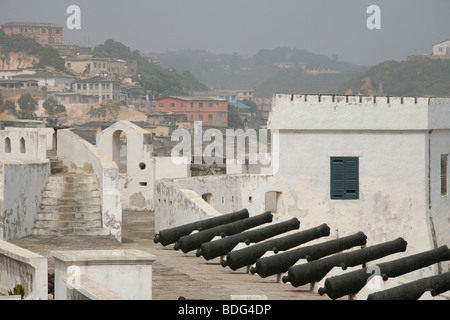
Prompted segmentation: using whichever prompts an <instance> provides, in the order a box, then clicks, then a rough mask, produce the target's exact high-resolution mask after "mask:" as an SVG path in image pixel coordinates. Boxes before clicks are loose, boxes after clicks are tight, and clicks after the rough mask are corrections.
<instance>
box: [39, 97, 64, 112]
mask: <svg viewBox="0 0 450 320" xmlns="http://www.w3.org/2000/svg"><path fill="white" fill-rule="evenodd" d="M42 106H43V107H44V109H45V111H46V112H47V114H48V115H49V116H53V115H55V114H60V113H65V112H66V107H65V106H64V105H62V104H59V103H58V100H55V99H53V98H48V99H47V100H45V101H44V104H43V105H42Z"/></svg>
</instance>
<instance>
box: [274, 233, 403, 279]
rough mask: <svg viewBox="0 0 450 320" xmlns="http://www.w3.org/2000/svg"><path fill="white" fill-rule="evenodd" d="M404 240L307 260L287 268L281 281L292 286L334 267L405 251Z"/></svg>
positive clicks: (317, 277) (355, 264)
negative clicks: (310, 260)
mask: <svg viewBox="0 0 450 320" xmlns="http://www.w3.org/2000/svg"><path fill="white" fill-rule="evenodd" d="M406 245H407V243H406V241H405V240H403V239H402V238H397V239H395V240H392V241H389V242H385V243H380V244H377V245H374V246H370V247H366V248H363V249H359V250H354V251H350V252H346V253H340V254H336V255H333V256H330V257H325V258H323V259H319V260H315V261H312V262H307V263H304V264H300V265H297V266H293V267H291V268H289V271H288V273H287V275H286V276H284V277H283V279H282V280H283V282H284V283H286V282H290V283H291V284H292V285H293V286H294V287H298V286H301V285H304V284H307V283H311V282H316V281H320V280H322V279H323V278H324V277H325V276H326V275H327V273H328V272H330V271H331V269H333V268H334V267H342V268H343V269H344V270H345V269H346V268H347V267H354V266H357V265H359V264H363V263H365V262H368V261H371V260H375V259H379V258H382V257H385V256H387V255H390V254H393V253H396V252H400V251H405V250H406Z"/></svg>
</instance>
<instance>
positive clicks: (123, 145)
mask: <svg viewBox="0 0 450 320" xmlns="http://www.w3.org/2000/svg"><path fill="white" fill-rule="evenodd" d="M112 137H113V138H112V139H113V141H112V158H113V161H114V162H115V163H116V164H117V167H118V168H119V173H127V135H126V134H125V132H124V131H122V130H117V131H116V132H114V134H113V136H112Z"/></svg>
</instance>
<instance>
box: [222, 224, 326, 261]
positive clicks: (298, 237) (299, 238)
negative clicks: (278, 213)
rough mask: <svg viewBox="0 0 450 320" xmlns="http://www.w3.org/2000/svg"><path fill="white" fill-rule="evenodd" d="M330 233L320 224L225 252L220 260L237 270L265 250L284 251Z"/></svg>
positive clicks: (261, 254)
mask: <svg viewBox="0 0 450 320" xmlns="http://www.w3.org/2000/svg"><path fill="white" fill-rule="evenodd" d="M329 234H330V227H328V226H327V225H326V224H322V225H320V226H318V227H315V228H311V229H308V230H304V231H300V232H297V233H294V234H291V235H288V236H285V237H280V238H275V239H271V240H267V241H264V242H261V243H258V244H255V245H252V246H249V247H247V248H244V249H240V250H235V251H231V252H229V253H228V254H227V257H226V260H222V263H221V264H222V266H223V267H226V266H228V267H230V268H231V269H232V270H237V269H239V268H241V267H245V266H250V265H252V264H254V263H255V262H256V261H257V260H258V259H259V258H261V257H262V256H263V255H264V254H265V253H266V252H268V251H271V250H272V251H274V252H275V253H277V252H278V251H285V250H288V249H291V248H294V247H296V246H299V245H301V244H303V243H305V242H308V241H311V240H314V239H317V238H320V237H325V236H328V235H329Z"/></svg>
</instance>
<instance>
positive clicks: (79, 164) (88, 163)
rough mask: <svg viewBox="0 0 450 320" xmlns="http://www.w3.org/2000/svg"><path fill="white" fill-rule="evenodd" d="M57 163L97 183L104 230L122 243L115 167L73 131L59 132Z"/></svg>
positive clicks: (116, 169)
mask: <svg viewBox="0 0 450 320" xmlns="http://www.w3.org/2000/svg"><path fill="white" fill-rule="evenodd" d="M57 144H58V146H57V150H58V159H59V160H62V161H63V163H64V165H65V166H67V167H68V170H69V172H78V173H84V174H93V175H95V176H96V177H97V179H98V185H99V188H100V197H101V202H102V221H103V227H104V228H109V229H110V230H111V234H112V235H114V236H115V237H116V239H117V240H118V241H120V242H121V241H122V203H121V200H120V192H119V190H118V189H117V180H118V168H117V165H116V164H115V163H114V162H113V161H111V160H110V159H108V157H107V156H106V155H105V154H104V153H103V152H101V151H100V150H99V149H97V148H96V147H95V146H93V145H92V144H90V143H89V142H87V141H86V140H84V139H83V138H81V137H79V136H78V135H76V134H75V133H73V132H72V131H70V130H68V129H66V130H58V139H57Z"/></svg>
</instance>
